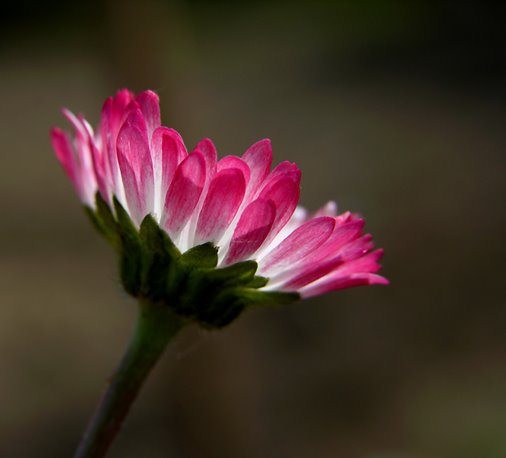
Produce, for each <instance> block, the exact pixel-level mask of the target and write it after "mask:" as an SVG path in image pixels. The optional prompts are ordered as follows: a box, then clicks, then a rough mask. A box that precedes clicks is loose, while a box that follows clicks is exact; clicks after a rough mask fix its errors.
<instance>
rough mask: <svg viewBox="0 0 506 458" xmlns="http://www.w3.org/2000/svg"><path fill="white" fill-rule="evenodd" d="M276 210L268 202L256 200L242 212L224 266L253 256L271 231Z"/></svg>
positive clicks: (271, 203)
mask: <svg viewBox="0 0 506 458" xmlns="http://www.w3.org/2000/svg"><path fill="white" fill-rule="evenodd" d="M275 216H276V208H275V206H274V204H273V202H271V201H270V200H263V199H257V200H255V201H253V202H251V203H250V204H249V205H248V206H247V207H246V208H245V209H244V211H243V212H242V214H241V217H240V218H239V222H238V223H237V226H236V228H235V230H234V235H233V236H232V240H231V242H230V247H229V249H228V253H227V256H226V258H225V261H224V264H232V263H234V262H238V261H242V260H244V259H247V258H248V257H250V256H251V255H253V254H254V253H255V252H256V251H257V250H258V248H260V246H261V245H262V243H263V242H264V240H265V238H266V237H267V235H268V234H269V231H270V230H271V227H272V224H273V222H274V218H275Z"/></svg>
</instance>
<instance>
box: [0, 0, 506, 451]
mask: <svg viewBox="0 0 506 458" xmlns="http://www.w3.org/2000/svg"><path fill="white" fill-rule="evenodd" d="M505 13H506V9H505V7H504V6H494V4H493V3H489V4H487V2H478V1H476V2H448V1H441V2H437V3H436V2H434V3H431V2H423V1H418V2H416V1H413V2H401V1H399V2H394V1H380V0H378V1H373V0H371V1H367V2H366V1H356V2H353V1H350V2H332V1H330V0H329V1H312V2H310V1H295V2H279V1H277V2H267V1H265V2H252V1H250V2H241V3H238V2H232V1H221V2H207V1H203V0H201V1H198V2H195V1H193V2H190V1H187V2H185V1H180V2H176V1H174V2H156V1H154V0H149V1H142V2H141V1H139V2H134V1H132V0H127V1H120V0H108V1H105V2H98V1H91V2H90V1H88V2H72V3H71V4H69V2H60V1H54V0H53V1H45V2H37V1H31V2H30V1H28V2H27V1H24V2H23V1H20V2H15V3H14V2H10V3H7V4H6V5H5V6H2V13H1V16H0V101H1V103H0V132H1V134H0V135H1V139H0V147H1V151H2V153H1V167H0V191H1V200H0V202H1V203H0V205H1V213H0V214H1V225H0V301H1V302H0V456H2V457H23V458H25V457H27V458H31V457H67V456H71V454H72V450H73V449H74V447H75V445H76V443H77V441H78V439H79V435H80V432H81V430H82V429H83V427H84V425H85V423H86V421H87V419H88V416H89V414H90V413H91V410H92V408H93V406H94V405H95V402H96V401H97V399H98V396H99V394H100V392H101V390H102V387H103V386H104V382H105V379H106V377H107V376H108V374H109V373H110V371H111V368H112V367H113V366H114V365H115V364H116V361H117V360H118V358H119V356H120V353H121V351H122V348H123V346H124V345H125V343H126V341H127V339H128V336H129V333H130V330H131V327H132V324H133V322H134V319H135V311H136V310H135V304H134V302H133V301H132V300H131V299H130V298H129V297H127V296H126V295H125V294H124V293H122V292H121V289H120V286H119V281H118V275H117V272H116V260H115V258H114V255H113V253H112V250H111V249H110V248H109V247H108V246H107V245H106V244H105V243H104V242H103V241H102V240H101V239H100V238H99V237H98V236H97V235H96V234H95V233H94V231H93V230H92V228H91V226H90V225H89V224H88V221H87V220H86V218H85V215H84V213H83V211H82V209H81V208H80V206H79V203H78V201H77V199H76V197H75V195H74V193H73V191H72V188H71V186H70V184H69V183H68V181H67V179H66V178H65V176H64V174H63V173H62V171H61V170H60V167H59V166H58V164H57V162H56V161H55V159H54V157H53V153H52V151H51V148H50V146H49V142H48V130H49V128H50V126H51V125H54V124H59V125H64V121H63V119H62V118H61V116H60V114H59V112H58V110H59V108H60V107H61V106H68V107H69V108H71V109H73V110H75V111H80V112H82V113H84V114H85V115H86V116H87V118H88V119H89V120H90V121H92V122H93V123H96V122H97V120H98V114H99V110H100V107H101V104H102V101H103V100H104V99H105V97H106V96H107V95H109V94H111V93H113V92H114V91H115V90H116V89H117V88H119V87H123V86H127V87H130V88H132V89H134V90H141V89H144V88H153V89H155V90H157V91H158V93H159V94H160V97H161V100H162V117H163V121H164V123H165V124H168V125H170V126H172V127H175V128H176V129H178V130H179V131H180V132H181V133H182V134H183V136H184V138H185V139H186V141H187V144H188V145H193V144H194V143H195V142H196V141H197V140H198V139H199V138H201V137H204V136H210V137H212V138H213V139H214V140H215V143H216V145H217V146H218V149H219V151H220V153H221V154H222V155H224V154H241V153H242V152H243V151H244V150H245V149H246V147H247V146H248V145H249V144H251V143H252V142H254V141H255V140H257V139H260V138H263V137H270V138H271V139H272V141H273V145H274V151H275V159H276V161H281V160H284V159H289V160H293V161H295V162H297V164H298V165H299V166H300V167H301V169H302V171H303V182H302V204H304V205H306V206H308V207H310V208H313V209H315V208H317V207H318V206H319V205H321V204H322V203H323V202H324V201H326V200H328V199H336V200H337V201H338V203H339V206H340V208H341V209H342V210H346V209H352V210H354V211H358V212H360V213H362V214H363V215H365V216H366V218H367V223H368V224H367V229H368V230H369V231H370V232H372V233H373V234H374V236H375V239H376V241H377V244H378V246H382V247H384V248H385V251H386V256H385V258H384V263H383V264H384V270H383V273H384V275H386V276H387V277H388V278H390V279H391V282H392V284H391V286H389V287H386V288H382V287H374V288H362V289H354V290H349V291H344V292H340V293H335V294H330V295H328V296H326V297H322V298H316V299H312V300H308V301H304V302H300V303H297V304H294V305H292V306H289V307H286V308H283V309H280V310H256V311H251V312H249V313H246V314H244V315H243V316H242V317H241V318H240V319H239V320H238V321H237V322H235V323H234V324H233V325H232V326H230V327H229V328H226V329H224V330H223V331H222V332H205V331H202V330H199V329H197V328H192V329H187V330H185V332H184V333H183V334H182V335H181V336H180V337H179V339H178V341H177V342H176V344H175V345H174V346H172V348H171V349H170V350H169V351H168V352H167V354H166V355H165V356H164V358H163V360H162V361H161V362H160V364H159V365H158V366H157V368H156V370H155V371H154V372H153V374H152V376H151V377H150V379H149V381H148V383H147V384H146V386H145V389H144V390H143V393H142V396H141V397H140V399H139V400H138V402H137V404H136V405H135V407H134V409H133V411H132V413H131V416H130V418H129V420H128V421H127V423H126V425H125V427H124V430H123V431H122V434H121V436H120V437H119V440H118V441H117V443H116V444H115V445H114V447H113V449H112V451H111V454H110V456H111V457H117V458H120V457H121V458H123V457H125V458H127V457H149V458H157V457H181V458H214V457H216V458H242V457H244V458H258V457H262V458H264V457H265V458H270V457H272V458H274V457H276V458H277V457H290V458H314V457H318V458H319V457H321V458H330V457H346V458H354V457H360V458H362V457H363V458H401V457H402V458H425V457H427V458H454V457H455V458H477V457H480V458H501V457H504V456H506V308H505V305H506V301H505V287H504V284H505V275H504V274H505V268H504V265H505V261H504V259H505V255H506V250H505V243H504V232H505V227H506V218H505V216H506V213H505V208H504V197H505V159H504V156H505V150H506V135H505V134H506V133H505V120H506V32H505V30H506V29H505V28H504V22H505V19H506V14H505Z"/></svg>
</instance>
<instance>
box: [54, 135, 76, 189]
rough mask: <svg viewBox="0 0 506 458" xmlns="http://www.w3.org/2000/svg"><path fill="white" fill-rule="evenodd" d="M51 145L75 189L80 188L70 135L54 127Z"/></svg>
mask: <svg viewBox="0 0 506 458" xmlns="http://www.w3.org/2000/svg"><path fill="white" fill-rule="evenodd" d="M50 135H51V144H52V145H53V149H54V151H55V153H56V157H57V159H58V161H59V162H60V164H61V165H62V167H63V170H65V173H66V174H67V176H68V177H69V178H70V180H71V181H72V183H73V184H74V187H75V188H76V189H78V188H79V184H78V182H77V179H76V170H75V167H76V165H75V162H74V153H73V152H72V146H71V144H70V140H69V138H68V135H67V134H66V133H65V132H63V131H62V130H61V129H59V128H58V127H53V128H52V129H51V134H50Z"/></svg>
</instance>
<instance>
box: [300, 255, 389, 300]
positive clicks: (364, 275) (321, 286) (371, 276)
mask: <svg viewBox="0 0 506 458" xmlns="http://www.w3.org/2000/svg"><path fill="white" fill-rule="evenodd" d="M382 255H383V250H381V249H379V250H375V251H372V252H371V253H368V254H366V255H365V256H362V257H360V258H358V259H355V260H353V261H349V262H345V263H343V264H342V265H341V266H340V267H338V268H337V269H335V270H333V271H331V272H330V273H329V274H327V275H326V276H324V277H322V278H320V279H319V280H316V281H315V282H313V283H309V284H308V285H307V286H305V287H303V288H302V289H300V290H299V292H300V293H301V294H302V295H303V296H304V297H309V296H316V295H318V294H324V293H326V292H329V291H334V290H337V289H343V288H351V287H353V286H360V285H369V284H388V280H386V279H385V278H383V277H381V276H379V275H375V273H376V272H377V271H378V270H379V269H380V265H379V264H378V261H379V259H380V258H381V257H382Z"/></svg>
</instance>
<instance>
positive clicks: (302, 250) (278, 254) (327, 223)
mask: <svg viewBox="0 0 506 458" xmlns="http://www.w3.org/2000/svg"><path fill="white" fill-rule="evenodd" d="M334 225H335V221H334V218H331V217H328V216H322V217H319V218H314V219H312V220H309V221H308V222H306V223H304V224H303V225H302V226H300V227H298V228H297V229H295V230H294V231H293V232H292V233H291V234H290V235H289V236H288V237H286V238H285V239H284V240H283V241H282V242H281V243H280V244H279V245H278V246H277V247H276V248H275V249H274V250H273V251H272V252H270V253H269V254H268V255H267V256H266V257H265V259H264V261H263V263H262V264H263V265H262V269H261V273H262V275H263V274H265V275H266V276H270V274H271V273H273V272H275V271H280V270H284V269H286V268H289V267H290V266H293V263H294V262H297V261H299V260H300V259H302V258H304V257H305V256H306V255H307V254H309V253H311V252H313V251H314V250H316V249H317V248H318V247H319V246H320V245H321V244H322V243H323V242H325V240H327V239H328V238H329V236H330V234H331V233H332V231H333V230H334Z"/></svg>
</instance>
